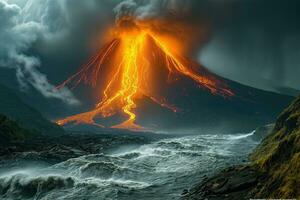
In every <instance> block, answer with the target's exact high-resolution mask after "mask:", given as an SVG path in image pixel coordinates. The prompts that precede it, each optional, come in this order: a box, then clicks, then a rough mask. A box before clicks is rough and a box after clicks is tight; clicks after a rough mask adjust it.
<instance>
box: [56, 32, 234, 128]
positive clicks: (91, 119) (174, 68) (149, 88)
mask: <svg viewBox="0 0 300 200" xmlns="http://www.w3.org/2000/svg"><path fill="white" fill-rule="evenodd" d="M179 49H181V46H180V44H179V42H178V41H176V42H175V41H174V39H170V38H167V37H165V36H162V35H160V34H158V33H156V32H154V31H151V29H149V28H143V27H134V28H123V29H121V30H117V31H116V36H115V37H114V39H112V40H111V42H109V43H107V45H105V46H104V47H103V48H102V49H101V50H100V51H99V53H98V54H97V55H96V56H94V57H93V58H92V59H91V60H90V61H89V62H88V63H87V64H86V65H84V66H83V67H82V68H81V69H80V70H79V71H78V72H77V73H76V74H74V75H73V76H71V77H70V78H69V79H67V80H66V81H65V82H64V83H63V84H61V85H60V86H59V87H58V88H62V87H64V86H66V85H71V86H73V87H76V86H77V85H78V84H80V83H81V82H83V83H86V84H89V85H91V86H94V87H96V85H97V84H98V82H99V80H100V79H99V77H102V78H101V81H103V80H104V79H105V81H104V83H103V86H104V87H103V89H102V92H101V97H100V98H101V100H100V102H99V103H97V105H96V106H95V108H94V109H93V110H91V111H88V112H85V113H81V114H77V115H74V116H70V117H67V118H65V119H61V120H58V121H57V123H58V124H59V125H65V124H68V123H76V124H94V125H97V126H102V125H99V124H98V123H96V122H95V119H96V118H97V117H103V118H107V117H111V116H113V115H115V114H117V113H118V114H123V115H124V116H125V117H126V118H127V119H126V120H125V121H124V122H122V123H121V124H118V125H115V126H112V128H120V129H131V130H137V129H142V127H141V126H139V125H137V124H136V119H137V116H136V113H135V109H136V107H137V103H136V99H137V98H141V97H144V96H146V97H148V98H149V99H151V100H152V101H153V102H155V103H157V104H159V105H161V106H162V107H165V108H168V109H170V110H172V111H174V112H176V108H175V107H174V106H172V105H168V103H167V102H166V100H164V98H162V97H160V96H159V95H158V94H156V92H155V91H156V89H155V88H153V87H154V86H153V85H154V84H151V83H152V82H153V81H155V77H156V73H158V72H156V71H157V70H156V69H155V67H154V65H157V63H158V62H159V63H161V64H160V65H159V66H163V67H165V70H166V71H167V73H168V79H170V78H172V76H175V75H183V76H186V77H188V78H190V79H192V80H194V81H195V82H196V83H197V84H198V85H199V86H200V87H202V88H206V89H207V90H209V91H210V92H211V93H212V94H216V95H222V96H224V97H230V96H233V95H234V94H233V92H232V91H231V90H230V89H229V88H228V87H227V86H226V84H225V83H223V82H221V81H219V80H218V79H217V78H216V77H215V76H214V75H212V74H211V73H209V72H208V71H207V70H205V69H204V68H203V67H202V68H203V69H202V68H201V67H200V66H199V69H194V68H193V67H191V66H194V63H193V62H191V61H189V60H188V59H187V58H185V57H184V56H182V52H180V51H179ZM157 60H158V61H157ZM201 71H203V73H201ZM103 74H106V76H105V77H104V76H103ZM101 75H102V76H101Z"/></svg>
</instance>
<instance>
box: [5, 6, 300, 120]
mask: <svg viewBox="0 0 300 200" xmlns="http://www.w3.org/2000/svg"><path fill="white" fill-rule="evenodd" d="M299 10H300V1H297V0H286V1H283V0H185V1H182V0H123V1H122V0H85V1H82V0H0V19H1V20H0V83H2V84H5V85H8V86H10V87H13V88H15V89H16V90H18V91H20V93H21V94H22V95H23V96H24V97H25V99H27V100H28V101H31V102H34V104H35V105H36V106H37V107H38V108H39V109H42V110H43V111H44V112H45V113H47V114H48V115H49V116H51V117H53V116H54V113H57V110H61V108H66V109H65V110H70V111H71V110H74V109H75V110H76V109H79V107H81V109H82V104H83V102H87V101H89V99H90V98H89V96H91V94H90V91H89V90H86V89H82V88H81V89H79V90H77V91H72V90H70V89H68V88H64V89H63V90H56V89H55V86H56V85H58V84H59V83H61V82H62V81H64V80H65V79H66V78H67V77H68V76H70V75H71V74H73V73H74V72H76V70H77V69H78V67H79V66H80V65H82V64H83V63H85V62H86V60H87V59H88V57H89V56H91V55H92V54H93V53H94V52H95V49H97V48H99V47H100V46H101V44H100V43H99V40H97V38H101V37H103V33H104V32H105V31H106V30H107V29H108V28H109V27H112V26H114V24H115V22H116V21H117V20H118V19H120V18H122V17H123V16H127V15H130V16H133V17H135V18H137V19H139V20H147V19H156V18H157V19H159V18H164V17H166V16H168V15H169V14H170V13H173V14H174V15H178V16H180V18H181V20H182V18H183V20H185V21H186V23H190V24H192V25H193V26H199V27H205V28H206V29H207V33H208V37H207V38H205V42H204V43H203V42H201V44H200V43H199V44H197V45H196V46H197V48H196V50H195V52H193V55H191V56H193V58H194V59H196V60H198V62H200V63H201V64H203V65H204V66H206V67H207V68H208V69H209V70H211V71H213V72H215V73H216V74H218V75H221V76H224V77H226V78H229V79H232V80H235V81H238V82H240V83H243V84H246V85H250V86H253V87H257V88H260V89H265V90H273V91H275V90H276V88H278V87H291V88H294V89H299V90H300V78H299V77H300V61H299V58H300V23H299V20H300V12H299ZM183 31H184V30H183ZM46 105H49V106H46Z"/></svg>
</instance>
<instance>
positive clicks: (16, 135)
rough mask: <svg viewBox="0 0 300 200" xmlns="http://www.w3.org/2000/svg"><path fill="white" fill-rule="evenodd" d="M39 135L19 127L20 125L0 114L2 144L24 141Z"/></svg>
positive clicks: (0, 138)
mask: <svg viewBox="0 0 300 200" xmlns="http://www.w3.org/2000/svg"><path fill="white" fill-rule="evenodd" d="M36 134H37V133H35V132H32V131H29V130H27V129H24V128H22V127H20V126H19V124H18V123H17V122H15V121H13V120H11V119H9V118H8V117H6V116H4V115H1V114H0V140H1V143H7V142H10V141H16V140H24V139H26V138H29V137H32V136H34V135H36Z"/></svg>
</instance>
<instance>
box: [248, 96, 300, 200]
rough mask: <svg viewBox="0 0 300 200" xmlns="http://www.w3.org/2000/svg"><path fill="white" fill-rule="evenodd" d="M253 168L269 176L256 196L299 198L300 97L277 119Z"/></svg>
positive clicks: (254, 154)
mask: <svg viewBox="0 0 300 200" xmlns="http://www.w3.org/2000/svg"><path fill="white" fill-rule="evenodd" d="M251 158H252V160H253V162H254V165H255V166H258V168H259V169H260V170H262V171H263V172H266V173H267V174H268V178H267V181H266V183H265V184H263V185H262V187H261V188H256V191H255V193H256V196H260V197H270V198H296V197H297V198H300V190H299V188H300V97H298V98H297V99H296V100H295V101H294V102H293V103H292V104H291V105H290V106H289V107H288V108H287V109H286V110H284V112H283V113H282V114H281V115H280V116H279V117H278V119H277V122H276V125H275V128H274V129H273V132H272V133H271V134H270V135H268V136H267V137H266V138H265V139H264V140H263V141H262V143H261V144H260V145H259V146H258V147H257V149H256V150H255V151H254V153H253V154H252V156H251Z"/></svg>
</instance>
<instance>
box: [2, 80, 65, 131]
mask: <svg viewBox="0 0 300 200" xmlns="http://www.w3.org/2000/svg"><path fill="white" fill-rule="evenodd" d="M0 114H2V115H5V116H7V117H9V118H10V119H12V120H14V121H16V122H17V123H18V124H20V126H22V127H24V128H26V129H28V130H30V131H32V132H35V133H40V134H49V135H58V134H63V133H64V130H63V129H62V128H61V127H59V126H58V125H56V124H54V123H52V122H50V121H49V120H47V119H46V118H44V117H43V115H42V114H41V113H40V112H39V111H37V110H36V109H35V108H33V107H32V106H30V105H28V104H26V103H24V102H23V101H22V100H21V99H20V98H19V97H18V96H17V95H16V93H14V92H13V90H12V89H9V88H7V87H5V86H3V85H1V84H0Z"/></svg>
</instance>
